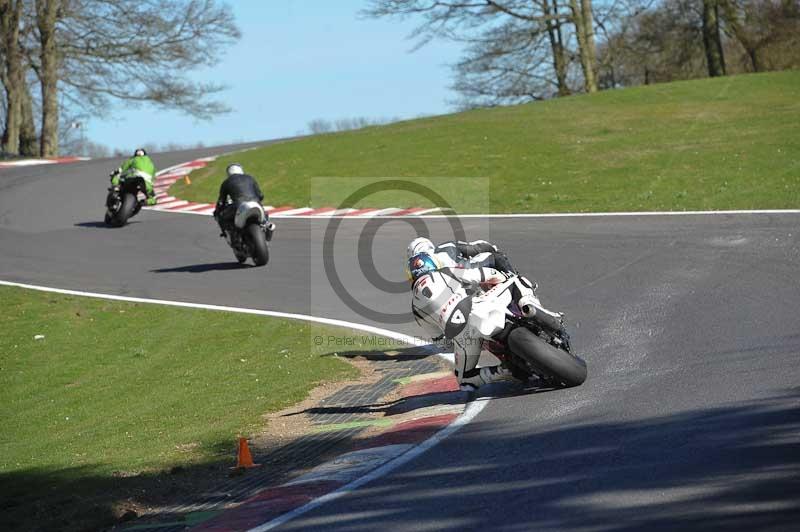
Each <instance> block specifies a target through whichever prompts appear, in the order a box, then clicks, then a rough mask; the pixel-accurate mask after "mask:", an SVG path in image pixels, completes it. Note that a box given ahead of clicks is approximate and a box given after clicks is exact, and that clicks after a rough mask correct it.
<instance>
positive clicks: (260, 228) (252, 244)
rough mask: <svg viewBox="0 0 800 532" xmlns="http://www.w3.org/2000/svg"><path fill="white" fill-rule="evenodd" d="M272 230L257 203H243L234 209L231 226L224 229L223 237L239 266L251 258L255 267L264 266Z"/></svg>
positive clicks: (273, 227) (272, 227) (273, 226)
mask: <svg viewBox="0 0 800 532" xmlns="http://www.w3.org/2000/svg"><path fill="white" fill-rule="evenodd" d="M274 229H275V225H274V224H272V223H270V222H269V221H267V216H266V214H265V213H264V208H263V207H262V206H261V205H260V204H259V203H258V202H257V201H245V202H242V203H241V204H240V205H239V206H238V207H237V208H236V214H235V215H234V218H233V224H232V225H228V226H227V227H225V229H224V231H223V236H224V237H225V239H226V240H227V241H228V245H230V246H231V249H232V250H233V254H234V256H235V257H236V260H237V261H239V263H240V264H242V263H244V261H246V260H247V259H248V258H250V257H252V258H253V262H254V263H255V265H256V266H264V265H265V264H266V263H267V262H269V247H268V246H267V242H269V241H270V240H272V233H273V231H274Z"/></svg>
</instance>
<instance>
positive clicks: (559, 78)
mask: <svg viewBox="0 0 800 532" xmlns="http://www.w3.org/2000/svg"><path fill="white" fill-rule="evenodd" d="M363 13H364V14H365V15H366V16H369V17H387V16H393V17H410V16H417V17H420V18H421V19H422V23H421V24H420V25H419V26H418V27H417V28H416V29H415V30H414V32H413V33H412V37H415V38H417V39H418V43H417V46H422V45H424V44H425V43H427V42H428V41H430V40H431V39H435V38H445V39H451V40H455V41H458V42H463V43H465V44H466V45H467V49H466V54H465V57H464V58H463V59H462V60H461V61H460V62H459V63H458V64H457V65H455V70H456V82H455V84H454V88H455V89H456V90H458V91H459V92H461V93H462V94H463V95H464V96H465V97H466V100H467V102H470V101H473V102H474V101H476V100H477V102H478V104H481V103H483V104H485V103H491V102H496V103H504V102H508V101H519V100H521V99H526V98H527V99H539V98H542V97H547V96H550V95H552V94H559V95H566V94H569V93H570V92H571V91H572V89H571V87H569V82H568V70H569V63H570V59H571V57H572V56H573V55H577V56H578V57H579V58H580V60H581V66H582V70H583V85H584V90H585V91H586V92H594V91H596V90H597V83H596V75H595V70H596V49H595V43H594V29H593V24H594V23H593V13H592V1H591V0H569V3H559V1H558V0H460V1H459V0H450V1H443V0H369V2H368V7H367V9H365V10H364V12H363ZM566 25H569V27H570V32H571V34H565V27H566ZM572 35H574V36H575V37H576V40H575V41H574V44H575V45H576V48H577V50H576V51H575V52H572V51H570V45H569V41H570V40H571V37H572ZM526 56H527V57H526ZM553 86H555V87H556V90H555V91H553Z"/></svg>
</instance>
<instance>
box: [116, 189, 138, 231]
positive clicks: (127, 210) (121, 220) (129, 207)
mask: <svg viewBox="0 0 800 532" xmlns="http://www.w3.org/2000/svg"><path fill="white" fill-rule="evenodd" d="M135 208H136V196H134V195H133V194H125V195H123V196H122V205H120V207H119V212H117V216H116V225H117V227H122V226H123V225H125V224H126V223H128V219H129V218H130V217H131V216H132V215H133V210H134V209H135Z"/></svg>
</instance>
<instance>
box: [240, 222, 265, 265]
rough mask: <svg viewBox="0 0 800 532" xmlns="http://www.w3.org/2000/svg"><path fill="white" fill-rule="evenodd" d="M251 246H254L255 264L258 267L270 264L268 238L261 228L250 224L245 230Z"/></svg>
mask: <svg viewBox="0 0 800 532" xmlns="http://www.w3.org/2000/svg"><path fill="white" fill-rule="evenodd" d="M245 231H246V234H247V238H248V239H249V240H250V245H251V246H253V262H255V263H256V266H264V265H265V264H266V263H267V262H269V249H268V248H267V238H266V236H265V235H264V231H262V230H261V226H260V225H258V224H250V225H248V226H247V228H246V229H245Z"/></svg>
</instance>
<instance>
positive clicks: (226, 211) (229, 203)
mask: <svg viewBox="0 0 800 532" xmlns="http://www.w3.org/2000/svg"><path fill="white" fill-rule="evenodd" d="M225 173H226V174H227V175H228V177H227V178H226V179H225V181H223V182H222V185H220V187H219V197H218V198H217V205H216V208H215V209H214V219H215V220H217V223H218V224H219V228H220V230H221V231H222V234H220V236H223V237H224V236H225V232H226V231H227V230H229V229H230V228H231V227H233V220H234V217H235V216H236V209H237V208H238V207H239V204H241V203H243V202H245V201H257V202H258V203H259V204H261V202H262V201H264V194H263V193H262V192H261V188H260V187H259V186H258V182H257V181H256V180H255V178H253V176H251V175H249V174H245V173H244V169H243V168H242V165H241V164H239V163H232V164H229V165H228V167H227V168H226V169H225ZM264 216H265V217H266V218H267V240H271V239H272V233H273V231H275V224H274V223H272V222H270V221H269V214H267V212H266V211H264Z"/></svg>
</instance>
